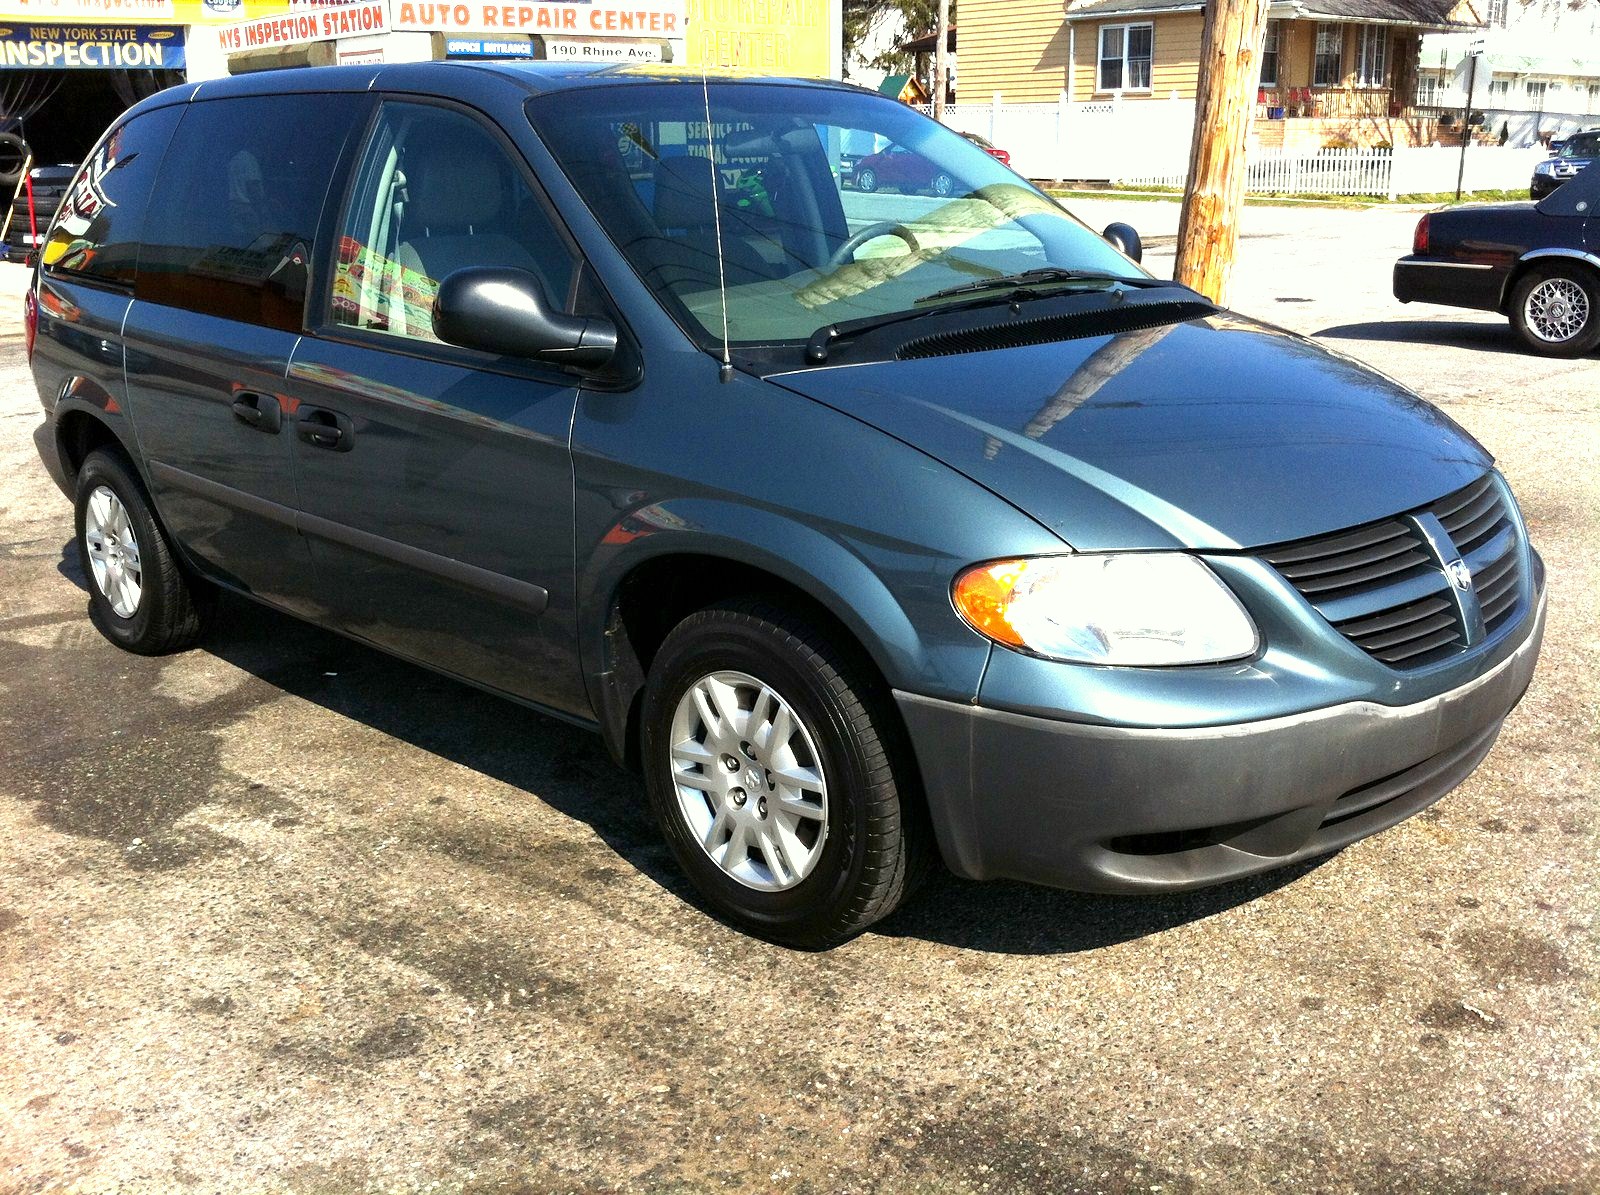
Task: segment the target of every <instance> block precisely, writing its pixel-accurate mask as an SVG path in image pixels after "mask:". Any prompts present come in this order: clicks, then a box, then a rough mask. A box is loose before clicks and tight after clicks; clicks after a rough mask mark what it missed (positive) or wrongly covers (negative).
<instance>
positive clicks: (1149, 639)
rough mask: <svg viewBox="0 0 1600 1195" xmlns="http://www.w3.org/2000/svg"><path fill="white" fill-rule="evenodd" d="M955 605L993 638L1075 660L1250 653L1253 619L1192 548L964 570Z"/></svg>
mask: <svg viewBox="0 0 1600 1195" xmlns="http://www.w3.org/2000/svg"><path fill="white" fill-rule="evenodd" d="M951 593H952V597H953V598H954V601H955V607H956V610H957V611H958V612H959V613H960V614H961V617H962V618H964V619H965V620H966V621H967V622H968V623H969V624H971V626H972V627H973V628H974V629H975V630H977V631H978V632H979V633H980V634H983V635H987V636H988V637H989V638H990V639H993V640H994V641H995V642H997V643H1003V644H1005V645H1006V646H1007V647H1015V648H1019V649H1021V650H1023V651H1028V652H1033V653H1034V654H1035V655H1040V656H1045V657H1047V658H1049V659H1052V660H1066V661H1070V662H1073V663H1079V664H1130V665H1144V666H1159V665H1170V664H1215V663H1219V662H1221V661H1223V660H1238V659H1243V658H1244V657H1246V656H1251V655H1254V654H1255V651H1256V647H1257V644H1258V642H1259V640H1258V638H1257V635H1256V628H1255V624H1254V623H1252V622H1251V621H1250V616H1249V615H1248V614H1246V613H1245V610H1244V607H1243V606H1241V605H1240V604H1239V599H1238V598H1236V597H1234V596H1233V593H1232V591H1230V590H1229V589H1228V587H1227V586H1226V585H1224V584H1223V583H1222V582H1221V581H1219V580H1218V579H1217V577H1216V574H1215V573H1213V572H1212V571H1211V570H1210V569H1208V568H1207V567H1206V566H1205V565H1204V564H1202V563H1201V562H1200V561H1198V560H1196V559H1195V558H1194V557H1193V556H1185V555H1182V554H1180V553H1176V552H1150V553H1112V554H1105V555H1100V554H1090V553H1083V554H1080V555H1076V556H1041V557H1035V558H1033V559H1031V560H1001V561H998V562H996V563H993V564H980V565H976V566H974V567H972V568H969V569H967V570H966V571H965V572H963V573H962V574H961V575H960V576H958V577H957V578H956V582H955V585H954V587H953V589H952V591H951Z"/></svg>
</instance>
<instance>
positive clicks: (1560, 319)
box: [1523, 277, 1590, 344]
mask: <svg viewBox="0 0 1600 1195" xmlns="http://www.w3.org/2000/svg"><path fill="white" fill-rule="evenodd" d="M1589 314H1590V313H1589V295H1588V292H1587V291H1585V290H1584V288H1583V287H1582V286H1580V285H1579V284H1578V283H1576V282H1574V281H1573V280H1572V279H1571V278H1562V277H1554V278H1546V279H1545V280H1544V281H1543V282H1541V283H1539V285H1538V286H1536V287H1534V288H1533V289H1532V290H1531V291H1529V292H1528V297H1527V298H1526V299H1525V300H1523V316H1524V319H1525V320H1526V322H1527V325H1528V330H1529V331H1530V332H1532V333H1533V334H1534V335H1535V336H1537V337H1538V338H1539V339H1540V340H1542V341H1544V342H1545V343H1547V344H1562V343H1564V342H1566V341H1568V340H1571V339H1572V338H1573V337H1574V336H1577V335H1578V334H1579V333H1580V332H1582V331H1583V329H1584V327H1585V326H1586V325H1587V324H1588V322H1589Z"/></svg>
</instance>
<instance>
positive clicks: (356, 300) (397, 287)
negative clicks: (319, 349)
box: [333, 236, 439, 340]
mask: <svg viewBox="0 0 1600 1195" xmlns="http://www.w3.org/2000/svg"><path fill="white" fill-rule="evenodd" d="M438 292H439V284H438V282H436V281H435V280H434V279H432V278H429V277H428V276H427V275H426V274H424V273H423V272H422V271H421V270H414V269H412V268H410V267H409V266H403V265H401V264H400V263H399V262H397V261H395V260H394V258H392V257H386V256H384V255H383V254H382V253H379V252H378V251H377V250H376V249H373V248H372V247H371V246H369V245H364V244H362V243H361V242H360V241H358V240H356V239H355V238H354V237H350V236H345V237H340V238H339V262H338V265H337V267H336V268H335V270H334V274H333V318H334V321H335V322H336V323H341V324H349V325H352V326H354V327H358V328H368V329H371V330H373V331H376V332H392V333H394V334H395V335H397V336H412V337H416V338H417V339H419V340H438V339H439V338H438V337H437V336H435V335H434V334H433V298H434V296H435V295H436V294H438Z"/></svg>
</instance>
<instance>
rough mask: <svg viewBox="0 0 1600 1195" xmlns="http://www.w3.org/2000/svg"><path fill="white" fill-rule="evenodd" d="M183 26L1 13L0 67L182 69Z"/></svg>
mask: <svg viewBox="0 0 1600 1195" xmlns="http://www.w3.org/2000/svg"><path fill="white" fill-rule="evenodd" d="M183 65H184V57H183V30H182V29H168V28H160V27H157V26H153V25H39V24H34V23H33V22H31V21H24V22H20V23H17V24H10V23H5V22H4V18H0V70H13V71H17V70H41V69H43V70H102V71H104V70H181V69H182V68H183Z"/></svg>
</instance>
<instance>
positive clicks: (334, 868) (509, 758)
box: [0, 201, 1600, 1193]
mask: <svg viewBox="0 0 1600 1195" xmlns="http://www.w3.org/2000/svg"><path fill="white" fill-rule="evenodd" d="M1075 206H1077V207H1078V208H1079V210H1080V211H1081V212H1082V214H1083V215H1084V218H1085V219H1087V220H1088V221H1089V222H1090V223H1091V224H1093V225H1094V226H1095V227H1103V226H1104V224H1105V223H1107V222H1109V221H1111V220H1113V219H1117V220H1126V221H1128V222H1130V223H1132V224H1134V225H1135V227H1137V228H1139V229H1140V230H1141V232H1143V233H1144V234H1145V235H1146V238H1147V244H1148V245H1149V247H1150V255H1149V258H1148V260H1149V262H1150V264H1151V265H1152V267H1153V268H1155V269H1157V270H1161V269H1163V268H1165V269H1170V253H1171V248H1170V246H1171V243H1172V238H1173V234H1174V233H1175V232H1176V227H1177V208H1176V206H1175V205H1174V204H1171V203H1135V202H1124V201H1093V202H1090V203H1083V204H1079V205H1075ZM1414 219H1415V215H1414V213H1411V212H1406V211H1395V210H1388V209H1382V210H1370V211H1345V210H1329V209H1319V208H1257V207H1252V208H1250V209H1247V212H1246V216H1245V234H1246V235H1245V238H1244V240H1243V241H1242V244H1241V259H1240V263H1239V267H1238V270H1237V273H1236V286H1235V289H1234V292H1233V295H1232V301H1233V304H1234V305H1235V306H1236V307H1238V308H1239V309H1240V310H1242V311H1244V312H1246V313H1248V314H1252V315H1257V316H1261V317H1264V318H1266V319H1269V320H1271V321H1274V322H1277V323H1281V324H1284V325H1286V326H1288V327H1291V328H1293V329H1296V330H1298V331H1302V332H1306V333H1309V334H1312V335H1315V336H1317V337H1318V338H1319V339H1320V340H1321V341H1322V342H1323V343H1325V344H1326V345H1328V346H1329V347H1330V348H1333V349H1336V350H1338V351H1342V352H1346V353H1350V354H1352V355H1354V356H1356V357H1359V358H1361V359H1363V360H1366V361H1368V362H1370V363H1372V364H1373V365H1375V366H1377V367H1378V368H1380V369H1382V370H1384V371H1385V372H1387V373H1389V374H1390V375H1392V376H1394V377H1396V378H1398V379H1399V380H1401V381H1402V382H1404V383H1405V384H1407V385H1409V386H1412V387H1414V388H1415V389H1417V390H1418V391H1420V392H1421V393H1422V394H1423V395H1425V396H1426V397H1428V398H1429V399H1431V400H1433V401H1434V402H1436V403H1438V404H1439V405H1440V406H1441V407H1442V408H1443V409H1444V410H1445V411H1446V412H1448V413H1449V414H1450V415H1451V416H1452V417H1453V418H1454V419H1456V420H1457V421H1458V422H1459V423H1461V424H1462V425H1463V426H1464V427H1466V428H1467V429H1468V430H1469V431H1470V432H1472V433H1473V434H1474V435H1475V436H1477V437H1478V438H1479V439H1480V440H1481V441H1482V442H1483V443H1484V444H1485V445H1487V446H1488V447H1489V449H1490V450H1491V451H1493V452H1494V453H1495V454H1496V455H1497V456H1498V457H1499V461H1500V465H1501V468H1502V469H1503V470H1504V471H1505V473H1506V475H1507V476H1508V477H1509V479H1510V481H1511V483H1512V485H1513V487H1514V488H1515V489H1516V491H1517V493H1518V494H1519V495H1520V497H1521V500H1522V502H1523V505H1524V510H1525V513H1526V516H1527V519H1528V522H1529V525H1530V527H1531V530H1532V534H1533V536H1534V539H1535V542H1536V544H1537V546H1538V547H1539V549H1540V550H1541V551H1542V552H1543V553H1544V555H1545V559H1546V561H1547V563H1548V566H1549V585H1550V621H1549V630H1548V634H1547V638H1546V642H1545V649H1544V657H1543V660H1542V662H1541V664H1540V667H1539V672H1538V674H1537V676H1536V677H1535V680H1534V683H1533V687H1532V688H1531V690H1530V691H1529V693H1528V696H1527V698H1526V700H1525V701H1524V702H1523V704H1522V705H1521V706H1520V707H1519V709H1518V710H1517V711H1516V712H1515V713H1514V714H1513V715H1512V717H1511V719H1510V721H1509V722H1508V724H1507V726H1506V728H1505V731H1504V733H1503V734H1502V736H1501V739H1500V742H1499V745H1498V746H1497V747H1496V748H1495V750H1494V752H1493V754H1492V755H1491V756H1490V757H1489V759H1488V761H1487V762H1486V764H1485V765H1484V766H1483V768H1482V769H1481V770H1480V771H1479V772H1478V773H1477V774H1476V775H1475V776H1474V777H1473V778H1472V779H1471V780H1470V781H1469V782H1468V783H1466V784H1465V785H1464V786H1462V787H1461V788H1460V789H1458V790H1457V791H1456V792H1455V793H1453V794H1452V795H1450V796H1449V797H1447V798H1446V799H1445V800H1444V801H1443V802H1441V803H1440V804H1439V805H1437V806H1435V807H1434V808H1433V809H1431V810H1429V811H1428V812H1427V813H1425V814H1423V815H1422V816H1420V817H1417V818H1415V819H1413V820H1411V821H1409V822H1407V823H1404V824H1402V825H1400V826H1398V827H1396V828H1394V829H1392V830H1390V831H1388V832H1386V833H1384V834H1381V835H1379V836H1377V837H1376V838H1373V839H1369V840H1367V841H1365V842H1362V843H1359V844H1356V845H1354V846H1352V847H1350V848H1348V849H1346V850H1344V851H1342V852H1340V853H1339V854H1337V855H1336V856H1334V857H1332V858H1329V859H1326V860H1323V861H1320V862H1318V863H1316V864H1314V865H1307V866H1302V867H1299V868H1296V869H1294V870H1292V871H1290V872H1287V873H1280V874H1277V875H1272V876H1268V877H1264V878H1261V879H1258V880H1254V881H1250V882H1245V883H1237V884H1233V885H1229V886H1227V887H1223V888H1218V889H1214V890H1210V891H1205V892H1200V893H1194V894H1190V895H1185V896H1176V897H1162V898H1141V899H1134V898H1127V899H1113V898H1105V897H1088V896H1079V895H1072V894H1067V893H1060V892H1053V891H1046V890H1043V889H1038V888H1031V887H1027V886H1023V885H1017V884H992V885H976V884H970V883H963V882H958V881H956V880H954V879H951V878H949V877H943V876H941V877H938V878H936V879H935V880H934V881H933V882H932V883H931V884H930V885H929V886H928V887H927V888H926V889H924V891H923V892H922V893H921V894H920V896H919V897H917V898H916V899H915V900H914V901H913V903H912V904H911V905H910V906H909V907H907V908H905V909H904V910H902V911H901V912H900V913H899V914H897V915H896V916H895V917H894V918H892V919H891V920H890V921H888V922H886V923H885V924H883V925H881V926H880V927H878V928H877V929H875V930H873V931H872V932H869V933H867V934H866V935H864V936H863V937H861V938H859V939H858V940H856V941H854V942H852V943H850V944H848V945H846V946H844V947H842V948H840V949H837V950H835V951H832V952H830V953H826V954H797V953H793V952H790V951H786V950H782V949H779V948H776V947H772V946H768V945H765V944H763V943H760V942H757V941H753V940H751V939H749V938H747V937H744V936H742V935H740V934H738V933H737V932H734V931H733V930H731V929H729V928H727V927H725V926H724V925H722V924H720V923H719V922H717V921H716V920H714V919H713V918H711V917H710V916H708V915H707V914H706V913H705V912H704V911H702V910H701V909H700V908H699V907H697V905H696V904H695V902H694V900H693V898H692V896H691V894H690V893H689V892H688V890H687V888H686V886H685V884H684V883H683V882H682V881H681V880H680V879H679V878H678V876H677V874H676V873H675V871H674V869H673V867H672V864H671V861H670V859H669V857H668V855H667V853H666V851H665V849H664V847H663V846H662V845H661V844H660V842H659V841H658V839H657V835H656V832H655V830H654V828H653V827H652V826H651V824H650V822H649V821H648V819H647V817H646V815H645V812H644V810H643V806H642V801H641V797H640V792H639V788H638V785H637V784H636V782H635V781H634V780H633V779H632V778H631V777H629V776H627V775H625V774H623V773H621V772H619V771H617V770H616V769H615V768H614V767H613V766H612V765H611V763H610V762H609V761H608V759H607V758H606V756H605V753H604V752H603V750H602V749H601V747H600V745H599V743H598V741H597V740H595V739H593V738H591V737H590V736H588V735H586V734H585V733H583V732H581V731H578V730H574V729H572V728H570V727H567V726H564V725H561V724H558V723H555V722H552V721H549V720H546V719H543V718H541V717H539V716H537V715H535V714H532V713H529V712H526V711H524V710H522V709H520V708H518V707H516V706H513V705H509V704H507V703H504V702H501V701H498V700H496V699H494V698H491V697H487V696H484V695H482V694H480V693H477V692H475V691H472V690H469V689H467V688H464V687H462V686H459V685H456V684H454V683H452V682H449V681H446V680H442V679H439V678H437V677H434V676H432V675H430V674H428V673H425V672H423V671H420V670H418V669H416V668H413V667H410V666H408V665H405V664H401V663H397V662H395V661H392V660H390V659H388V658H386V657H384V656H381V655H379V654H378V653H376V652H374V651H370V650H367V649H365V648H362V647H359V646H356V645H353V644H351V643H349V642H346V641H344V640H341V639H339V638H337V637H335V636H333V635H331V634H327V633H324V632H321V631H317V630H313V629H310V628H308V627H305V626H302V625H299V624H297V623H295V622H293V621H292V620H290V619H288V618H286V617H282V616H279V615H276V614H272V613H267V612H265V611H262V610H259V609H256V608H253V607H250V606H248V605H246V604H244V603H242V602H237V601H231V602H227V603H225V605H224V608H223V611H222V614H223V617H222V619H221V622H220V625H219V626H218V627H217V629H216V630H215V632H214V633H213V634H212V635H211V636H210V638H209V639H208V641H207V642H206V643H205V645H204V646H203V647H202V648H200V649H198V650H195V651H192V652H189V653H186V654H183V655H179V656H174V657H170V658H166V659H157V660H151V659H142V658H137V657H134V656H130V655H126V654H123V653H121V652H119V651H117V650H116V649H115V648H113V647H111V646H110V645H109V644H108V643H106V642H105V641H104V640H102V639H101V638H100V636H99V635H98V634H97V633H96V632H95V631H94V629H93V628H92V627H91V626H90V624H89V622H88V620H87V618H86V617H85V609H86V604H87V598H86V593H85V588H84V585H85V582H84V578H83V576H82V575H81V573H80V572H79V569H78V566H77V563H76V559H75V556H74V554H73V552H72V550H71V547H70V540H71V534H72V527H71V525H72V518H71V510H70V507H69V505H68V503H67V501H66V500H65V499H64V498H63V497H62V496H61V494H60V493H59V492H58V491H57V490H56V489H55V488H54V487H53V485H52V484H51V483H50V482H49V481H48V479H47V478H46V476H45V474H44V471H43V469H42V468H41V467H40V465H39V464H38V461H37V459H36V455H35V450H34V445H33V435H34V432H35V429H36V428H38V426H39V425H40V422H41V412H40V408H39V405H38V400H37V397H36V396H35V394H34V391H33V387H32V385H31V382H30V380H29V377H28V375H27V372H26V368H25V364H24V361H23V350H22V343H21V332H20V326H19V325H20V319H19V318H18V317H19V313H20V302H19V301H18V300H17V295H18V294H20V290H21V287H22V285H23V281H22V278H23V275H22V271H21V270H20V269H19V268H18V267H15V266H0V313H3V315H4V318H3V320H0V1191H4V1192H11V1191H16V1192H24V1191H28V1192H31V1191H45V1190H71V1191H82V1192H99V1191H106V1192H110V1191H117V1192H131V1191H229V1192H234V1191H330V1192H331V1191H339V1192H345V1191H351V1192H354V1191H369V1190H370V1191H473V1192H489V1191H504V1192H516V1191H535V1190H539V1191H543V1190H583V1191H589V1190H609V1189H626V1190H659V1191H690V1190H693V1191H700V1190H710V1191H721V1190H757V1191H810V1192H834V1191H900V1190H909V1191H940V1192H943V1191H957V1192H961V1191H1028V1192H1032V1191H1095V1192H1099V1191H1107V1192H1120V1191H1156V1190H1159V1191H1162V1192H1184V1191H1229V1192H1234V1191H1237V1192H1267V1191H1274V1192H1276V1191H1290V1190H1292V1191H1305V1192H1311V1191H1359V1192H1383V1191H1396V1192H1400V1191H1404V1192H1518V1193H1521V1192H1573V1193H1577V1192H1583V1191H1593V1190H1596V1189H1600V1157H1597V1146H1600V1132H1597V1128H1600V1081H1597V1073H1596V1072H1597V1060H1600V1048H1597V1047H1600V1019H1597V1017H1600V1013H1597V1010H1600V1002H1597V1000H1596V991H1595V978H1594V977H1595V974H1596V967H1597V963H1600V959H1597V956H1596V950H1595V939H1594V918H1595V912H1596V869H1595V865H1596V848H1597V845H1600V835H1597V831H1596V824H1595V798H1596V771H1597V770H1596V762H1597V758H1596V757H1597V751H1596V739H1597V730H1596V724H1597V712H1600V683H1597V681H1596V673H1597V665H1600V601H1597V599H1596V593H1597V590H1600V414H1597V400H1596V394H1597V390H1600V387H1597V385H1596V382H1597V378H1600V372H1597V363H1596V361H1595V360H1588V361H1582V362H1552V361H1544V360H1540V359H1537V358H1533V357H1529V356H1526V355H1523V354H1521V353H1520V352H1518V351H1517V350H1516V347H1515V344H1514V342H1513V341H1512V338H1511V334H1510V332H1509V330H1508V329H1507V328H1506V325H1505V321H1504V320H1501V319H1498V318H1496V317H1493V316H1489V315H1484V314H1473V313H1467V312H1450V311H1447V310H1445V309H1440V308H1428V309H1418V308H1406V307H1401V306H1399V305H1397V304H1396V303H1395V302H1394V301H1393V300H1392V299H1391V298H1390V297H1389V292H1388V285H1389V266H1390V264H1391V263H1392V261H1393V260H1394V258H1395V257H1396V256H1398V255H1400V254H1402V253H1404V252H1406V251H1407V248H1406V247H1407V246H1408V244H1409V240H1410V231H1411V225H1412V222H1413V221H1414Z"/></svg>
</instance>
